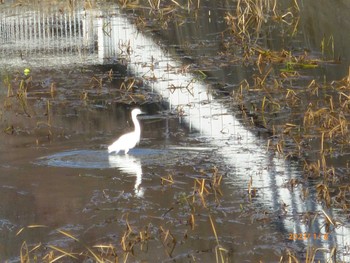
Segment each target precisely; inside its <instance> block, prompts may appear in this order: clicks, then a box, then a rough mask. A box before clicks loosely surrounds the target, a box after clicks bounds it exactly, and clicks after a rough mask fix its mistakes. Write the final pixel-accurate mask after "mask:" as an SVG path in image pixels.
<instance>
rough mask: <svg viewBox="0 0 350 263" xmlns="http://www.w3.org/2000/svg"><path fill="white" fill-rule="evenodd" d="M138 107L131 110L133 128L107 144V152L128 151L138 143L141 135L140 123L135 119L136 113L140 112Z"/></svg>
mask: <svg viewBox="0 0 350 263" xmlns="http://www.w3.org/2000/svg"><path fill="white" fill-rule="evenodd" d="M141 113H142V111H141V110H140V109H133V110H132V112H131V118H132V121H133V123H134V126H135V130H134V131H132V132H129V133H126V134H124V135H122V136H120V137H119V139H118V140H116V141H115V142H114V143H112V144H111V145H109V146H108V153H112V152H116V153H118V152H119V151H124V153H125V154H127V153H128V151H129V150H130V149H132V148H134V147H135V146H136V144H138V143H139V141H140V137H141V127H140V123H139V121H138V120H137V115H139V114H141Z"/></svg>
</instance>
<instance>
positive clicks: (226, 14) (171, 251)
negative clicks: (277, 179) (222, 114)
mask: <svg viewBox="0 0 350 263" xmlns="http://www.w3.org/2000/svg"><path fill="white" fill-rule="evenodd" d="M43 3H44V2H43ZM301 4H303V5H306V3H300V2H299V1H297V0H293V1H277V0H261V1H252V0H238V1H217V2H215V3H213V2H211V1H203V0H194V1H191V0H187V1H185V0H183V1H176V0H170V1H160V0H147V1H129V0H118V1H116V2H115V3H112V2H108V3H101V2H99V1H85V2H84V3H80V2H79V1H62V2H60V1H57V2H55V3H54V5H53V6H50V7H47V9H48V10H46V7H45V8H38V9H39V10H40V11H37V10H36V9H35V8H34V9H35V10H36V11H35V12H43V13H46V12H48V13H50V12H54V15H53V16H52V17H51V18H50V16H49V15H48V17H49V18H47V19H46V18H45V19H46V20H45V19H44V18H43V21H45V23H47V24H46V25H47V26H48V28H51V29H52V28H53V29H52V31H50V32H48V31H46V32H47V34H48V35H50V36H51V35H52V36H53V37H54V38H57V39H58V38H59V37H57V36H58V35H59V36H66V35H67V34H63V33H62V35H60V33H59V32H61V31H62V32H64V30H63V29H70V30H71V29H72V28H73V27H72V26H71V25H70V24H69V23H68V22H67V21H68V19H67V17H68V16H73V14H75V13H81V12H83V13H84V16H86V17H88V16H89V15H91V14H92V15H91V17H93V19H100V18H104V19H105V20H103V21H104V22H103V23H102V24H99V26H100V27H101V28H102V32H103V35H104V37H110V38H111V39H112V35H111V32H112V26H113V25H112V22H110V20H109V19H111V18H113V17H116V16H118V15H119V13H118V12H119V10H120V11H121V12H122V14H123V15H126V16H127V18H128V20H130V21H131V23H133V24H134V25H136V27H137V29H138V30H139V33H140V34H146V35H150V36H152V38H153V39H155V41H156V42H157V43H158V44H159V45H160V46H161V47H162V49H164V50H167V52H168V53H170V54H171V55H172V56H174V57H175V58H177V59H178V60H179V61H181V65H182V66H181V67H178V68H172V67H171V66H169V68H168V70H169V72H170V71H171V72H177V73H179V74H190V75H192V76H193V77H192V79H191V81H190V83H187V84H186V85H184V86H181V87H177V86H171V87H169V88H168V89H169V91H170V92H173V91H174V90H176V89H181V91H183V93H186V94H187V96H189V97H191V96H192V95H193V94H192V93H191V92H192V90H191V85H192V84H193V83H197V82H201V83H205V85H207V86H208V91H210V93H211V94H212V95H213V97H214V99H216V100H219V101H220V102H221V103H222V104H223V105H224V106H225V107H227V108H229V109H230V112H232V114H233V115H235V116H236V117H237V119H238V120H239V122H240V123H241V125H243V126H244V127H248V129H249V130H250V131H252V133H253V134H255V135H256V137H257V138H259V139H262V140H261V141H262V142H264V143H265V144H264V145H263V146H262V147H264V149H266V152H265V153H264V154H265V155H266V156H268V157H269V158H271V159H272V158H279V159H281V160H286V162H287V163H288V164H290V166H291V167H293V169H295V171H296V175H295V174H293V173H291V174H293V176H290V175H289V174H284V175H282V177H283V176H285V178H283V179H282V180H283V188H284V189H285V190H286V191H288V192H289V193H293V192H295V191H297V190H299V191H300V193H301V194H300V198H301V200H303V201H305V202H306V200H309V201H310V200H311V201H310V203H312V204H314V203H316V204H317V205H315V206H313V207H307V209H306V212H304V213H297V214H295V213H294V212H293V211H291V210H293V209H294V207H292V208H290V207H288V206H287V205H286V204H284V203H283V201H280V203H279V204H277V205H276V204H274V205H262V203H264V202H267V203H268V204H270V203H273V201H274V200H268V201H266V200H265V199H264V198H265V197H264V195H263V194H261V193H262V192H263V191H264V189H263V188H264V187H261V188H259V187H258V186H257V185H258V183H257V181H259V180H260V179H261V178H262V177H264V174H265V173H267V172H269V171H270V170H273V169H272V168H271V167H272V166H273V165H272V164H271V163H269V164H268V165H269V166H268V167H266V166H263V165H262V166H260V164H259V161H258V160H253V162H252V163H253V165H255V166H256V167H257V170H258V171H257V172H251V171H250V170H249V169H246V171H245V172H243V174H239V173H238V172H236V171H235V169H237V171H238V170H239V165H237V167H230V166H228V165H227V164H225V163H224V161H223V159H222V158H221V157H220V156H219V155H217V152H218V150H217V149H216V148H210V147H208V145H209V142H210V140H211V139H210V138H207V137H204V138H203V136H201V135H200V134H198V133H195V132H193V131H191V130H190V129H189V128H188V127H186V126H184V125H183V124H182V123H181V121H180V122H179V120H181V119H182V116H184V115H186V114H188V112H186V110H185V108H182V107H177V108H176V109H169V108H168V106H169V105H168V103H167V102H166V101H164V98H163V96H162V95H161V94H157V93H155V92H154V90H153V85H155V83H157V81H158V80H159V79H158V76H157V75H156V73H155V71H156V70H157V67H158V66H159V64H158V62H157V61H156V59H154V60H153V59H152V60H151V61H141V62H139V63H140V64H142V67H144V68H147V70H148V71H147V74H143V75H137V73H135V72H130V70H129V67H128V63H129V62H130V56H131V55H132V53H133V52H134V50H133V49H134V48H135V47H134V46H132V45H131V44H130V42H123V43H121V42H118V43H117V44H116V43H114V44H116V45H118V47H117V49H118V54H111V55H110V56H107V57H104V58H103V62H102V63H96V61H93V60H94V59H96V60H97V59H99V57H98V56H97V55H96V56H92V58H91V57H89V55H90V54H94V52H95V51H96V49H98V48H99V47H96V46H98V45H99V44H101V43H95V42H94V41H92V42H91V43H90V44H91V45H90V44H89V45H86V46H83V48H81V49H80V48H78V47H77V46H75V47H74V48H73V49H72V50H70V52H71V53H70V55H73V56H76V57H79V61H75V59H72V58H71V59H70V60H73V63H72V61H71V62H70V63H68V64H65V63H66V60H64V61H63V60H62V61H63V63H62V64H60V59H61V58H62V57H61V54H59V55H58V56H57V54H54V55H52V57H50V56H51V55H50V51H49V50H50V48H49V50H45V49H44V48H43V49H42V50H41V49H40V48H38V49H37V50H39V51H38V52H37V53H36V52H33V54H31V53H30V51H28V50H25V49H23V50H21V48H20V50H17V49H16V50H15V48H13V50H15V51H13V50H12V51H13V52H14V53H13V54H16V55H15V57H17V58H18V57H20V61H21V62H20V64H18V63H17V64H16V63H13V64H11V63H9V66H4V67H0V74H1V80H2V83H1V85H0V87H1V92H0V100H1V106H0V120H1V124H0V126H1V130H2V134H1V139H2V142H1V155H2V157H1V164H0V169H1V174H2V177H3V178H2V179H3V185H2V187H3V189H5V193H4V198H5V199H4V200H11V198H10V196H16V198H18V200H20V201H19V203H20V204H19V205H18V207H16V208H14V210H18V211H21V213H22V212H23V211H24V212H23V213H25V215H21V216H23V217H24V218H25V219H23V222H22V221H21V220H17V217H18V215H17V212H15V213H14V214H15V215H14V214H13V212H12V210H11V208H10V207H7V209H6V212H4V214H2V215H1V218H3V222H4V224H3V226H4V227H3V232H4V233H5V236H7V237H11V238H10V240H12V243H11V244H10V245H8V247H7V248H6V249H4V250H1V251H0V254H3V256H0V259H1V260H8V259H9V258H15V259H16V260H18V261H20V262H33V261H34V262H55V261H57V262H82V261H86V262H88V261H89V260H91V261H94V262H135V261H143V260H144V261H147V262H148V261H149V262H152V261H153V262H154V261H162V262H167V261H175V262H176V261H179V262H181V261H183V260H187V261H189V262H198V261H200V262H232V261H235V260H238V261H240V260H243V259H247V260H250V261H260V262H271V261H276V262H318V261H321V260H325V259H327V260H329V262H336V261H337V262H338V261H339V260H340V261H341V260H343V259H344V258H346V255H347V253H348V251H347V250H348V245H346V242H345V244H343V246H342V247H339V243H337V242H336V241H335V242H334V240H336V239H337V235H338V234H337V233H336V230H337V229H338V228H339V227H340V226H343V225H346V222H347V221H348V220H349V218H347V217H346V216H345V217H343V218H341V220H340V219H337V218H338V217H339V215H342V214H347V213H348V211H349V207H350V185H349V178H348V175H349V163H348V160H347V156H348V152H349V141H350V133H349V123H348V119H349V115H350V106H349V105H350V71H349V72H347V70H348V69H347V68H348V65H347V64H349V63H348V61H347V60H346V58H345V59H344V60H342V58H341V54H340V53H341V52H340V51H339V49H338V50H337V48H336V47H337V45H340V44H338V43H337V40H338V39H339V38H337V37H336V36H333V35H332V34H329V35H327V34H325V33H324V34H323V35H322V37H319V36H318V37H317V36H305V35H306V34H308V31H306V30H305V24H306V22H305V20H306V18H305V16H306V15H307V14H306V12H305V11H303V10H305V8H306V7H304V9H302V8H301ZM29 6H30V5H29V3H28V2H26V1H14V2H13V3H10V4H6V5H5V6H4V7H3V8H5V9H4V10H5V11H6V12H8V10H11V11H10V13H11V16H4V17H5V18H2V19H3V20H1V21H2V23H3V24H4V25H6V23H5V21H6V19H8V20H10V19H11V17H12V15H13V13H16V15H15V16H19V17H21V15H23V10H28V8H32V7H29ZM34 6H36V5H34ZM43 6H45V4H43ZM0 8H2V6H0ZM117 10H118V11H117ZM6 14H9V13H6ZM33 14H37V13H33ZM29 16H30V13H29ZM60 19H63V20H62V21H66V22H62V23H61V22H58V21H60ZM64 19H66V20H64ZM82 24H83V23H82ZM3 28H5V27H3ZM81 28H83V26H78V27H77V28H75V29H74V30H73V31H77V32H78V31H79V32H80V29H81ZM47 30H48V29H47ZM68 31H69V30H68ZM73 31H69V32H73ZM28 32H29V31H28ZM91 32H93V31H91ZM91 32H90V31H89V33H91ZM335 33H336V32H335ZM45 34H46V33H45ZM45 34H44V36H46V35H45ZM24 35H25V34H24ZM87 35H89V34H87ZM303 38H312V39H316V40H315V41H316V42H317V41H318V43H317V44H316V45H315V46H311V47H309V46H307V43H303V42H302V39H303ZM57 39H56V40H57ZM55 43H56V42H55ZM57 43H59V42H58V41H57ZM57 43H56V44H57ZM6 44H7V45H8V46H9V47H10V49H11V41H9V42H8V43H6ZM60 45H61V44H57V46H58V47H60ZM101 45H102V44H101ZM8 46H7V48H8ZM13 46H15V45H14V44H13ZM57 46H55V47H53V49H54V48H56V47H57ZM316 47H317V48H316ZM22 48H23V46H22ZM139 48H140V49H142V48H143V47H139ZM63 50H64V51H63V52H62V53H64V52H65V51H68V50H69V48H67V47H63ZM45 52H47V53H48V54H49V55H47V54H46V53H45ZM4 54H5V55H4ZM77 54H78V55H77ZM4 58H5V59H6V53H4V52H3V53H1V60H2V61H3V60H4ZM86 58H87V59H86ZM55 59H56V60H57V61H54V60H55ZM10 60H11V59H10ZM68 60H69V59H68ZM13 61H16V58H14V59H13ZM34 62H36V63H34ZM46 63H47V64H48V65H46ZM5 65H6V64H5ZM169 65H170V63H169ZM344 68H346V70H344ZM335 71H337V73H334V72H335ZM339 72H341V74H342V76H340V77H338V78H335V77H334V76H335V75H336V74H339ZM200 103H202V104H205V103H210V100H207V101H205V102H200ZM136 105H137V106H140V107H142V108H144V109H145V110H147V111H148V113H149V118H148V119H147V118H146V119H145V120H144V121H143V123H142V125H143V128H144V130H143V137H144V140H143V147H148V148H150V149H153V150H154V149H155V148H159V144H160V145H162V146H164V145H165V147H164V148H165V150H164V152H161V153H160V154H156V155H154V156H153V155H152V158H154V159H152V158H150V157H149V158H148V159H147V157H146V156H143V155H141V157H143V158H144V159H143V161H142V166H143V170H142V176H143V179H142V180H143V182H142V185H143V187H144V188H143V190H142V191H144V190H145V189H146V190H145V191H146V192H145V195H143V197H142V198H140V196H136V195H133V194H132V189H134V182H133V181H134V178H133V177H132V176H131V177H130V174H127V173H123V172H121V171H117V172H116V171H115V170H113V169H101V168H99V169H96V168H95V169H87V168H84V167H78V168H76V169H73V168H72V167H69V168H57V167H50V164H47V165H46V166H45V165H36V164H35V160H36V159H38V158H40V157H42V156H43V155H49V154H52V153H54V152H60V151H67V150H68V149H72V148H73V149H74V148H78V149H79V148H81V145H82V144H83V145H84V147H88V148H92V149H97V150H101V148H102V149H104V148H105V146H106V144H107V143H106V141H107V140H110V139H111V138H112V136H113V134H114V133H115V130H116V129H118V132H122V131H124V130H125V129H127V128H128V127H127V123H128V117H127V116H128V115H129V111H130V109H131V108H132V107H134V106H136ZM116 116H118V121H119V122H118V123H124V126H123V127H120V124H119V126H118V125H117V121H116V120H115V118H116ZM152 116H153V117H152ZM212 117H213V118H215V117H217V116H212ZM222 133H225V131H222ZM261 141H259V143H261ZM231 143H232V144H234V145H235V146H233V147H239V146H240V145H241V148H234V149H235V150H236V151H238V152H239V151H241V152H242V153H244V154H246V150H245V146H244V142H242V140H241V139H240V137H239V136H235V137H230V138H229V139H227V140H226V139H225V140H223V144H226V145H231ZM169 145H170V146H173V145H176V146H177V148H171V147H170V148H169ZM237 145H238V146H237ZM180 146H181V147H183V148H184V149H187V150H186V151H183V150H182V148H180ZM218 148H219V146H218ZM168 149H173V150H168ZM174 149H176V150H174ZM188 149H189V150H188ZM198 149H201V150H198ZM202 149H204V150H202ZM136 157H137V155H136ZM132 158H133V157H131V160H130V159H129V160H128V159H123V160H122V162H126V161H131V162H133V163H137V162H138V160H136V159H137V158H136V159H132ZM62 160H63V162H64V159H62ZM141 160H142V158H141ZM270 165H271V167H270ZM140 166H141V165H140ZM256 167H255V168H256ZM295 167H297V168H295ZM291 169H292V168H291ZM232 170H233V171H232ZM276 170H278V168H276ZM254 171H255V170H254ZM245 173H247V174H248V176H247V174H245ZM276 173H277V174H278V171H277V172H276ZM29 174H30V176H29ZM232 174H233V175H234V176H237V178H242V177H245V181H243V183H242V182H237V181H238V179H236V181H235V180H233V182H235V183H232V180H231V179H230V178H229V177H230V176H229V175H232ZM239 176H242V177H239ZM14 177H17V179H16V180H15V182H13V181H12V180H13V178H14ZM26 177H28V178H26ZM130 178H131V179H130ZM81 181H83V182H84V183H81ZM80 184H81V185H82V188H85V189H81V188H80V187H78V186H79V185H80ZM51 194H52V195H53V196H52V197H48V196H50V195H51ZM22 196H24V197H22ZM28 198H29V199H30V200H25V199H28ZM46 198H47V199H48V200H45V199H46ZM22 199H24V200H22ZM271 199H273V197H272V198H271ZM32 200H35V201H34V203H35V204H36V205H35V209H33V210H32V209H31V208H30V207H29V204H30V203H31V202H32ZM281 200H282V199H281ZM45 201H49V203H47V202H45ZM62 204H63V206H64V207H66V209H63V210H64V211H62V209H61V207H62ZM298 205H300V204H298ZM276 207H277V208H276ZM290 209H291V210H290ZM34 210H38V212H36V211H34ZM72 211H73V212H72ZM21 213H20V212H18V214H21ZM337 213H338V216H336V215H337ZM31 214H34V216H33V217H31V216H28V215H31ZM50 214H52V216H50ZM69 217H71V218H69ZM281 220H290V221H293V223H294V224H295V225H297V226H298V227H299V226H300V229H314V228H313V227H315V225H316V227H318V232H317V233H316V232H307V231H303V232H300V233H299V232H298V233H290V232H288V231H287V230H286V228H284V227H283V229H284V231H279V228H282V227H280V225H279V224H280V221H281ZM316 222H322V225H317V223H316ZM246 224H249V226H250V227H251V229H254V230H252V232H251V233H246V232H247V231H246V229H245V230H244V229H242V225H246ZM298 229H299V228H298ZM298 234H302V236H301V237H300V236H298ZM304 234H306V235H304ZM307 234H309V235H307ZM294 235H296V236H294ZM38 237H39V240H38ZM329 237H333V238H329ZM41 238H42V240H41ZM242 243H243V245H242ZM276 243H278V245H276ZM257 244H258V245H257ZM9 247H10V248H9ZM7 250H9V251H10V252H8V251H7ZM14 251H17V255H18V256H17V257H16V256H14ZM252 251H254V253H253V252H252ZM252 254H253V255H252Z"/></svg>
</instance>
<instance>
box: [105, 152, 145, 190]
mask: <svg viewBox="0 0 350 263" xmlns="http://www.w3.org/2000/svg"><path fill="white" fill-rule="evenodd" d="M108 162H109V167H111V168H118V169H119V170H120V171H122V172H124V173H127V174H130V175H135V176H136V181H135V186H134V191H135V195H136V196H138V197H143V195H144V192H145V191H144V189H143V187H141V186H140V185H141V182H142V166H141V162H140V159H138V158H135V157H134V156H132V155H129V154H125V155H117V154H110V155H108Z"/></svg>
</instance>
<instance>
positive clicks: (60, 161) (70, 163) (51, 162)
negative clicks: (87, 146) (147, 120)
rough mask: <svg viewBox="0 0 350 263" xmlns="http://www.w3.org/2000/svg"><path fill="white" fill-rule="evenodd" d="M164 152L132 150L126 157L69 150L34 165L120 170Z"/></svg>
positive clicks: (98, 152) (45, 157)
mask: <svg viewBox="0 0 350 263" xmlns="http://www.w3.org/2000/svg"><path fill="white" fill-rule="evenodd" d="M164 152H166V150H155V149H144V148H140V149H132V150H130V151H129V154H128V155H124V154H108V152H107V151H106V150H71V151H64V152H59V153H55V154H51V155H47V156H44V157H41V158H39V159H38V161H37V162H36V164H38V165H45V166H54V167H68V168H84V169H106V168H120V167H121V166H125V164H127V163H135V162H137V161H138V160H139V159H140V158H142V160H143V159H148V158H153V159H154V157H155V156H160V155H162V154H164Z"/></svg>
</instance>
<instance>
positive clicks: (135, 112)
mask: <svg viewBox="0 0 350 263" xmlns="http://www.w3.org/2000/svg"><path fill="white" fill-rule="evenodd" d="M131 114H132V115H134V116H137V115H139V114H142V111H141V110H140V109H133V110H132V112H131Z"/></svg>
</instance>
